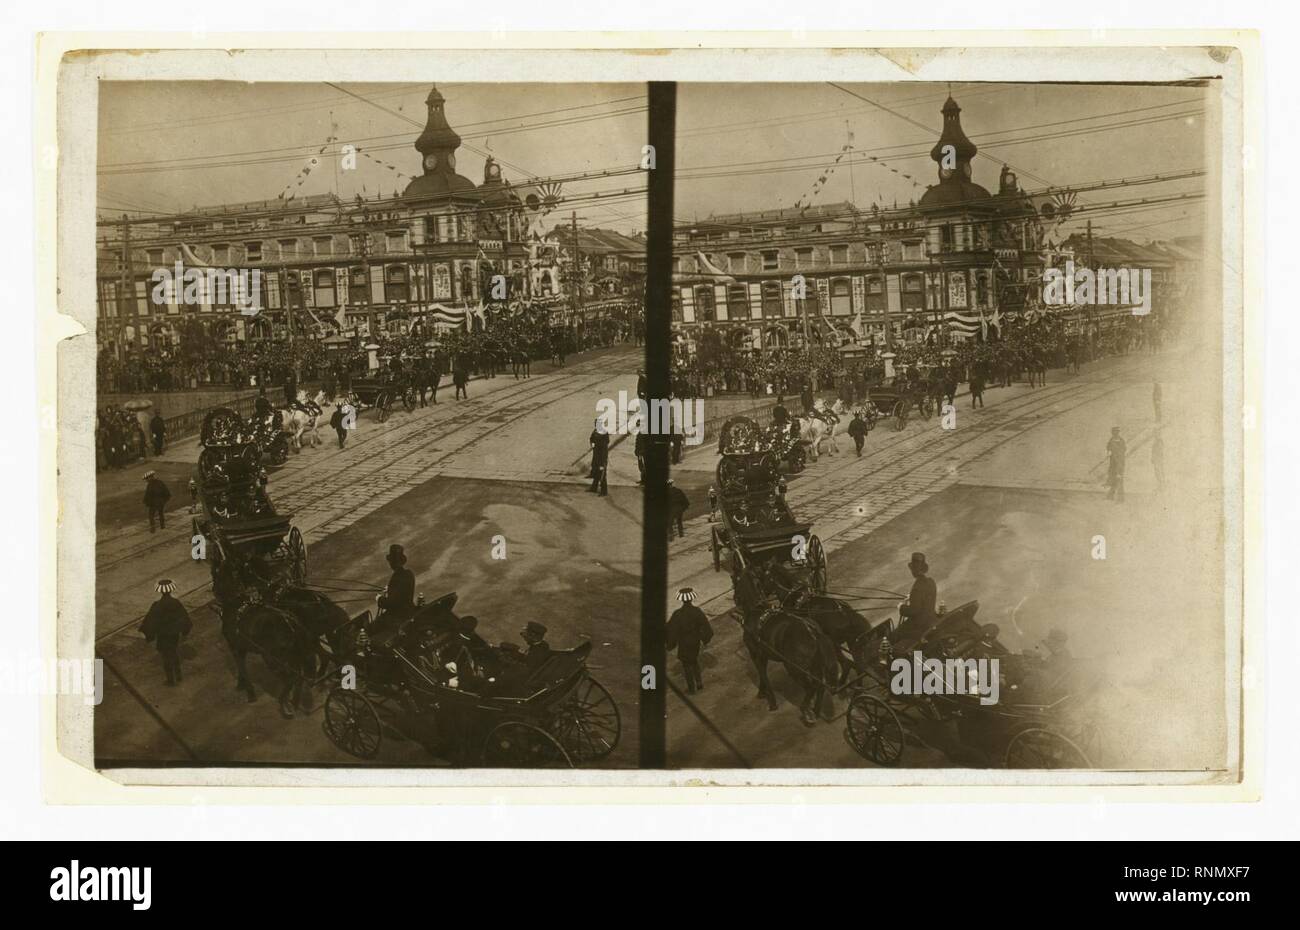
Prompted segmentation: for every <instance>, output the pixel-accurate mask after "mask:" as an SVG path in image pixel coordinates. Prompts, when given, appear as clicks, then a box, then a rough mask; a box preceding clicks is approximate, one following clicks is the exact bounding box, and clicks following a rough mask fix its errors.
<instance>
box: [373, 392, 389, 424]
mask: <svg viewBox="0 0 1300 930" xmlns="http://www.w3.org/2000/svg"><path fill="white" fill-rule="evenodd" d="M375 407H376V409H378V410H379V422H380V423H383V422H384V421H385V420H387V419H388V394H387V392H385V393H382V394H380V395H379V396H378V397H376V398H375Z"/></svg>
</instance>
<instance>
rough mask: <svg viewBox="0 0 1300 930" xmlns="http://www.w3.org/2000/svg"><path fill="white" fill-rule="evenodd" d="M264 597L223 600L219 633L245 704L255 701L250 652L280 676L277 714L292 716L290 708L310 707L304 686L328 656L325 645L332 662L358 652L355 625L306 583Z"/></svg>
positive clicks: (338, 608)
mask: <svg viewBox="0 0 1300 930" xmlns="http://www.w3.org/2000/svg"><path fill="white" fill-rule="evenodd" d="M266 601H269V603H268V602H266ZM266 601H264V602H261V603H244V604H234V603H228V604H227V605H226V606H225V607H224V608H223V609H222V611H221V633H222V635H223V636H224V637H225V638H226V642H227V643H228V644H229V646H230V651H231V653H232V654H233V655H234V657H235V669H236V672H237V674H238V676H239V678H238V684H237V687H239V688H240V690H242V691H243V692H244V693H245V694H247V695H248V700H249V703H252V702H253V701H254V700H256V694H255V693H254V691H253V683H252V682H251V681H250V680H249V677H248V668H247V663H246V659H247V657H248V654H249V653H250V652H251V653H255V654H257V655H260V656H261V657H262V660H263V661H264V662H265V663H266V665H267V667H268V668H269V669H271V671H272V672H273V673H275V675H276V676H277V677H278V678H279V679H280V683H281V689H280V695H279V701H280V713H281V714H282V715H284V716H285V717H292V716H293V715H294V708H295V707H299V706H301V707H304V708H305V709H309V708H307V704H308V702H309V700H310V691H309V690H307V687H306V686H307V685H308V684H309V683H310V682H311V681H312V680H313V679H315V678H316V677H318V676H319V675H320V674H321V673H322V672H323V671H324V669H323V668H322V665H323V664H325V663H326V662H328V661H329V660H328V658H327V656H326V655H325V654H324V650H326V649H327V650H328V651H329V653H332V654H333V657H334V661H335V662H336V663H337V664H343V663H345V662H347V661H348V659H349V657H353V656H355V655H356V654H357V651H358V650H357V634H358V632H359V629H360V626H359V624H356V623H353V622H352V620H351V618H349V617H348V615H347V613H346V612H345V611H344V610H343V608H341V607H339V606H338V605H337V604H335V603H334V602H333V601H331V600H330V599H329V598H328V597H326V596H325V595H324V594H321V593H319V592H317V591H309V590H307V589H306V588H298V587H293V586H284V587H281V588H279V589H278V590H276V591H275V593H274V595H273V596H271V597H268V598H267V599H266Z"/></svg>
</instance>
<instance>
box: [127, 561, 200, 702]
mask: <svg viewBox="0 0 1300 930" xmlns="http://www.w3.org/2000/svg"><path fill="white" fill-rule="evenodd" d="M156 590H157V591H158V593H159V594H161V595H162V597H160V598H158V600H156V601H154V602H153V604H151V605H150V607H149V612H148V613H146V614H145V615H144V622H143V623H141V624H140V632H141V633H143V634H144V638H145V641H146V642H150V643H153V644H154V645H155V646H156V647H157V649H158V654H159V655H160V656H162V663H163V672H164V673H165V674H166V675H167V684H168V686H169V687H171V686H175V685H176V684H177V683H179V682H180V680H181V657H180V654H179V652H178V651H177V650H178V649H179V648H180V644H181V640H182V639H184V638H185V637H186V636H188V635H189V633H190V630H191V629H193V627H194V625H193V624H192V623H191V622H190V615H189V613H188V612H187V611H186V610H185V605H184V604H182V603H181V602H180V601H178V600H176V598H174V597H172V592H173V591H175V590H176V585H175V583H174V582H173V581H172V580H171V579H170V578H164V579H162V580H161V581H159V582H158V587H157V588H156Z"/></svg>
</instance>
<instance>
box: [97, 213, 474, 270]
mask: <svg viewBox="0 0 1300 930" xmlns="http://www.w3.org/2000/svg"><path fill="white" fill-rule="evenodd" d="M474 219H475V218H474V217H473V216H460V215H450V216H446V215H439V216H436V217H434V216H431V217H416V218H415V219H414V220H413V221H412V224H411V228H410V229H409V230H408V229H400V230H388V231H386V232H383V233H380V234H378V236H380V237H381V238H380V239H379V241H380V242H382V243H383V248H384V249H385V251H387V252H405V251H409V249H410V248H411V246H412V245H425V244H427V243H434V242H474V241H476V240H475V229H476V227H475V222H474ZM489 231H490V230H489ZM375 244H376V241H375V237H373V236H371V234H369V233H348V234H339V235H328V236H312V237H311V238H310V239H305V238H304V239H299V238H292V239H287V238H286V239H275V240H270V241H266V240H261V239H256V240H248V241H245V242H242V243H234V244H232V243H216V244H214V245H211V246H209V247H208V249H209V251H210V253H211V255H210V258H209V259H208V260H209V261H211V262H213V263H214V264H220V265H224V264H230V263H232V262H238V261H241V260H242V261H248V262H264V261H282V260H284V259H289V258H329V257H331V256H334V255H340V254H356V255H359V254H362V252H363V251H364V249H363V245H364V246H365V248H367V249H369V248H373V247H374V245H375ZM105 248H110V249H111V248H112V246H108V245H106V246H105ZM144 252H145V255H146V256H147V257H148V261H149V263H150V264H153V265H162V264H164V263H166V262H167V261H172V260H176V259H179V258H181V255H180V250H179V249H165V248H146V249H145V250H144ZM201 257H202V256H201Z"/></svg>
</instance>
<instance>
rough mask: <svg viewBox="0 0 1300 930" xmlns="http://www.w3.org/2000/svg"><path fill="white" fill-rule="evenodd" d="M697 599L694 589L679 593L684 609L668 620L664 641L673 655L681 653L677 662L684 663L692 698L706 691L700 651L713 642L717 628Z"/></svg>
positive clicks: (688, 689)
mask: <svg viewBox="0 0 1300 930" xmlns="http://www.w3.org/2000/svg"><path fill="white" fill-rule="evenodd" d="M695 598H696V594H695V589H694V588H682V589H681V590H680V591H678V592H677V600H679V601H681V602H682V606H681V607H678V608H677V609H676V610H674V611H673V615H672V616H671V617H669V618H668V626H667V630H666V634H667V636H666V639H665V641H664V646H665V648H667V650H668V651H669V652H671V651H672V650H674V649H676V650H677V658H678V659H680V660H681V663H682V671H683V672H684V673H685V675H686V692H687V693H688V694H694V693H695V692H696V691H703V690H704V678H703V676H702V675H701V674H700V649H701V647H703V646H704V645H705V644H706V643H708V641H709V640H711V639H713V627H712V626H711V625H710V624H709V618H708V617H706V616H705V615H704V611H702V610H700V608H698V607H696V606H695V604H694V603H693V602H694V601H695Z"/></svg>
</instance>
